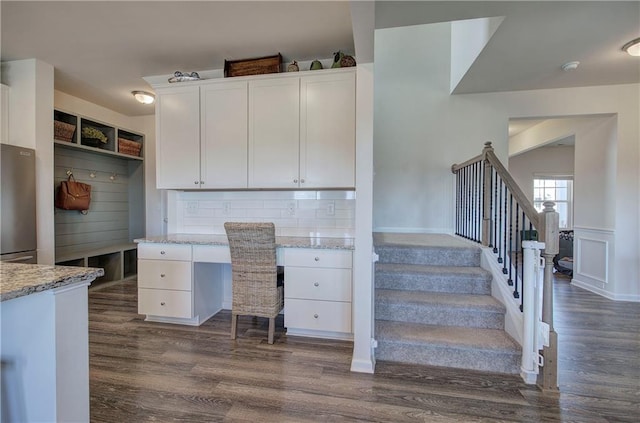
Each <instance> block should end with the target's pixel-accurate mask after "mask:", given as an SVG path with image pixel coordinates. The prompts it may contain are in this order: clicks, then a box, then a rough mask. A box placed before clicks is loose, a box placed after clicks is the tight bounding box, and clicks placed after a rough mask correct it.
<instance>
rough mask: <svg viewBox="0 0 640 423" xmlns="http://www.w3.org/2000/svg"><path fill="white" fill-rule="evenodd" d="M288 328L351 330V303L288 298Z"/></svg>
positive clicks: (286, 321)
mask: <svg viewBox="0 0 640 423" xmlns="http://www.w3.org/2000/svg"><path fill="white" fill-rule="evenodd" d="M284 325H285V326H286V327H287V328H295V329H305V330H318V331H327V332H344V333H349V332H351V303H342V302H332V301H312V300H297V299H287V300H286V302H285V313H284Z"/></svg>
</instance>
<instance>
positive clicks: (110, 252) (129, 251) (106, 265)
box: [56, 243, 138, 286]
mask: <svg viewBox="0 0 640 423" xmlns="http://www.w3.org/2000/svg"><path fill="white" fill-rule="evenodd" d="M137 263H138V250H137V246H136V244H134V243H124V244H117V245H112V246H107V247H103V248H99V249H95V250H91V251H81V252H80V251H79V252H75V253H74V252H71V253H66V254H64V255H60V256H57V257H56V264H57V265H59V266H79V267H100V268H103V269H104V276H102V277H99V278H97V279H96V280H95V281H94V282H93V284H92V286H96V285H97V284H99V283H102V282H114V281H120V280H124V279H129V278H132V277H135V276H136V275H137V273H138V269H137Z"/></svg>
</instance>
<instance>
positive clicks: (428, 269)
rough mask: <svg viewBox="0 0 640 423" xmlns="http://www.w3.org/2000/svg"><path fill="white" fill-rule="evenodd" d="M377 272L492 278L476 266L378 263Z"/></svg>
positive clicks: (487, 272) (488, 273)
mask: <svg viewBox="0 0 640 423" xmlns="http://www.w3.org/2000/svg"><path fill="white" fill-rule="evenodd" d="M376 272H390V273H391V272H393V273H411V274H424V275H443V276H449V275H452V276H478V277H482V278H487V279H488V278H491V273H490V272H489V271H487V270H485V269H483V268H481V267H476V266H429V265H423V264H402V263H377V264H376Z"/></svg>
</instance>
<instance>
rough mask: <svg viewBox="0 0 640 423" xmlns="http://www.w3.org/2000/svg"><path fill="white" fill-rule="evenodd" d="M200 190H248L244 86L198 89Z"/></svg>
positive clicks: (234, 85) (227, 85)
mask: <svg viewBox="0 0 640 423" xmlns="http://www.w3.org/2000/svg"><path fill="white" fill-rule="evenodd" d="M200 112H201V119H200V128H201V134H200V135H201V147H200V148H201V151H200V174H201V178H200V179H201V181H202V183H201V184H200V188H203V189H222V188H247V82H246V81H243V82H231V83H225V84H212V85H204V86H202V87H201V88H200Z"/></svg>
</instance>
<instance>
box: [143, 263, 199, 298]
mask: <svg viewBox="0 0 640 423" xmlns="http://www.w3.org/2000/svg"><path fill="white" fill-rule="evenodd" d="M138 287H139V288H154V289H176V290H181V291H191V262H190V261H170V260H169V261H161V260H138Z"/></svg>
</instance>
